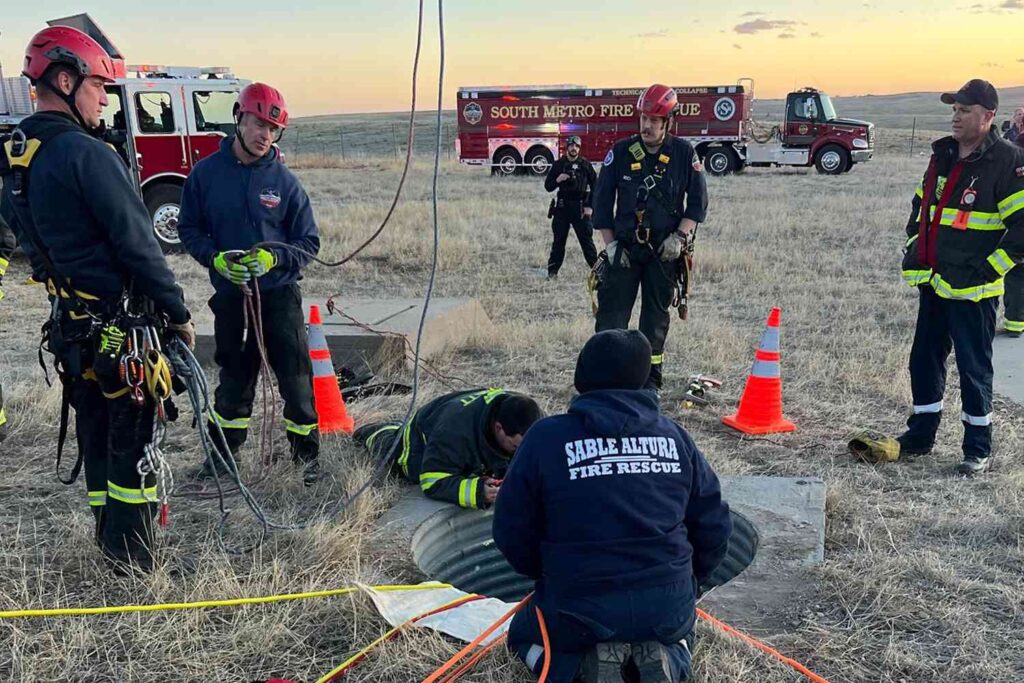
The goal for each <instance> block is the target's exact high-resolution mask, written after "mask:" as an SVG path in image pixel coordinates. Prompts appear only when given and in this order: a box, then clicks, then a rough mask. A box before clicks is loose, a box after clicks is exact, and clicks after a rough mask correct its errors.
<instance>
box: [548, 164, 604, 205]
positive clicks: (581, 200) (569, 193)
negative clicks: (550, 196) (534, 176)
mask: <svg viewBox="0 0 1024 683" xmlns="http://www.w3.org/2000/svg"><path fill="white" fill-rule="evenodd" d="M563 173H565V174H567V175H569V176H570V177H569V179H568V180H563V181H562V182H560V183H559V182H557V181H556V180H555V179H556V178H558V176H560V175H562V174H563ZM596 182H597V172H596V171H594V166H593V165H592V164H591V163H590V162H589V161H587V160H586V159H584V158H583V157H582V156H578V157H576V158H575V159H572V160H570V159H569V157H562V158H561V159H559V160H558V161H556V162H555V163H554V164H552V165H551V170H549V171H548V176H547V178H545V179H544V189H545V190H547V191H548V192H554V191H555V190H558V199H560V200H561V201H562V205H563V206H564V205H565V204H580V205H582V206H583V207H584V208H590V207H591V206H592V205H593V196H592V195H593V189H594V183H596Z"/></svg>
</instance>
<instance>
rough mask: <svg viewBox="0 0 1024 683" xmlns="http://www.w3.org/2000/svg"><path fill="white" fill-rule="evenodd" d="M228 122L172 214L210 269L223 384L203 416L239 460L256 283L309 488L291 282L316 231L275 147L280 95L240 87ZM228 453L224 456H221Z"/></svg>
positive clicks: (255, 369)
mask: <svg viewBox="0 0 1024 683" xmlns="http://www.w3.org/2000/svg"><path fill="white" fill-rule="evenodd" d="M235 122H236V131H235V135H231V136H229V137H227V138H225V139H224V140H223V141H222V142H221V145H220V149H219V150H218V151H217V152H215V153H214V154H212V155H210V156H209V157H207V158H205V159H203V160H202V161H200V162H199V163H198V164H196V167H195V168H194V169H193V170H192V173H191V174H189V177H188V180H186V181H185V189H184V191H183V193H182V198H181V216H180V218H179V221H178V234H179V235H180V236H181V241H182V243H183V244H184V245H185V248H186V249H188V252H189V253H190V254H191V255H192V257H193V258H195V260H197V261H199V263H200V264H202V265H203V266H205V267H206V268H208V269H209V271H210V281H211V282H212V283H213V287H214V290H215V291H214V294H213V297H212V298H211V299H210V310H212V311H213V315H214V324H213V329H214V342H215V344H216V351H215V355H214V360H216V362H217V365H218V366H220V384H219V385H218V386H217V391H216V396H215V400H214V410H213V412H212V413H211V416H210V419H211V420H213V421H216V422H217V423H219V425H220V427H221V428H222V430H223V432H224V436H225V439H226V440H227V445H228V448H229V450H230V451H231V453H230V455H231V456H233V457H234V459H235V460H237V459H238V454H239V451H240V449H241V447H242V444H244V443H245V440H246V436H247V435H248V429H249V422H250V419H251V417H252V404H253V399H254V398H255V389H256V378H257V375H258V373H259V366H260V357H259V349H258V345H257V342H258V340H257V339H256V335H255V334H253V332H252V330H250V331H249V333H248V337H247V338H246V337H245V318H244V315H245V314H244V311H245V304H244V301H243V293H242V289H241V287H242V286H243V285H244V286H248V287H252V288H258V289H259V296H260V300H261V307H262V313H263V315H262V318H263V334H264V340H263V341H264V343H265V345H266V350H267V357H268V360H269V362H270V367H271V368H272V369H273V371H274V375H275V376H276V377H277V385H278V388H279V389H280V392H281V397H282V398H283V399H284V423H285V431H286V433H287V435H288V442H289V444H290V446H291V454H292V460H293V461H294V462H295V463H296V464H297V465H299V466H300V467H301V468H302V478H303V482H304V483H305V484H306V485H311V484H313V483H315V482H316V481H317V479H318V477H319V472H320V463H319V454H320V432H319V431H318V429H317V422H318V420H317V413H316V407H315V405H314V403H313V366H312V363H311V361H310V358H309V346H308V340H307V338H306V327H305V319H304V316H303V310H302V291H301V290H300V289H299V284H298V281H299V280H300V279H301V278H302V269H303V268H304V267H305V266H306V265H308V264H309V262H310V257H309V256H308V255H307V254H313V255H315V254H316V253H317V252H318V251H319V250H320V234H319V232H318V231H317V226H316V222H315V220H314V218H313V209H312V207H311V206H310V202H309V197H308V196H307V194H306V191H305V190H304V189H303V188H302V184H301V183H300V182H299V180H298V178H296V177H295V175H294V174H292V172H291V171H289V170H288V168H287V167H286V166H285V165H284V164H282V163H281V161H280V158H279V155H278V151H277V148H276V147H274V143H275V142H276V141H277V140H278V139H279V138H280V136H281V133H282V132H283V131H284V129H285V128H286V127H287V125H288V110H287V108H286V105H285V101H284V98H283V97H282V96H281V93H279V92H278V91H277V90H275V89H274V88H271V87H270V86H268V85H264V84H263V83H252V84H250V85H247V86H246V87H245V88H244V89H243V90H242V92H241V93H239V95H238V102H237V103H236V104H235ZM262 241H273V242H281V243H287V244H289V245H291V246H293V247H296V248H298V249H301V250H302V251H304V252H306V253H305V254H303V253H299V252H297V251H293V250H291V249H283V248H274V249H264V248H256V249H255V250H253V247H254V246H255V245H256V244H257V243H259V242H262ZM242 252H244V254H243V253H242ZM243 339H244V341H243ZM215 432H216V429H215V427H214V426H213V425H212V424H211V425H210V433H211V435H214V443H215V444H218V447H222V446H220V439H219V438H218V437H217V436H216V435H215ZM228 455H229V454H227V453H222V454H221V456H222V457H223V458H224V460H225V462H227V461H228ZM216 467H217V468H218V471H217V474H218V475H221V474H225V473H224V472H221V471H219V469H220V468H221V467H222V466H221V465H220V464H219V463H218V464H217V465H216ZM214 468H215V465H214V463H211V462H209V461H207V462H206V463H204V464H203V467H202V468H201V469H200V471H199V473H198V476H199V477H200V478H209V477H212V476H213V475H214Z"/></svg>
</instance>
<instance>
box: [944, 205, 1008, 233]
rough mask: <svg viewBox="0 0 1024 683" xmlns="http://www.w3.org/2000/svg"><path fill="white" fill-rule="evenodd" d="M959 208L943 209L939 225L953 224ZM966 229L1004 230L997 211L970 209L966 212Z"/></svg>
mask: <svg viewBox="0 0 1024 683" xmlns="http://www.w3.org/2000/svg"><path fill="white" fill-rule="evenodd" d="M958 213H959V209H943V210H942V218H941V219H940V220H939V225H953V222H954V221H955V220H956V215H957V214H958ZM966 227H967V229H968V230H1006V226H1005V225H1003V221H1002V219H1001V218H1000V217H999V214H997V213H986V212H984V211H971V212H969V213H968V214H967V226H966Z"/></svg>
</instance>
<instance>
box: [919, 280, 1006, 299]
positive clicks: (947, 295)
mask: <svg viewBox="0 0 1024 683" xmlns="http://www.w3.org/2000/svg"><path fill="white" fill-rule="evenodd" d="M932 289H934V290H935V293H936V294H938V295H939V296H941V297H942V298H943V299H958V300H962V301H981V300H982V299H988V298H990V297H993V296H1002V295H1003V278H999V279H998V280H996V281H995V282H988V283H985V284H983V285H977V286H974V287H963V288H962V289H956V288H954V287H951V286H950V284H949V283H948V282H946V281H945V280H943V279H942V276H941V275H939V274H938V273H935V275H933V276H932Z"/></svg>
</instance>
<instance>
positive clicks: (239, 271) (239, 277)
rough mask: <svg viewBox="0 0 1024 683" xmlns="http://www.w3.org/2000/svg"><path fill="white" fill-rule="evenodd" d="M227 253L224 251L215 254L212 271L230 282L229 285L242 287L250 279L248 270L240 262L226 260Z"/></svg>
mask: <svg viewBox="0 0 1024 683" xmlns="http://www.w3.org/2000/svg"><path fill="white" fill-rule="evenodd" d="M227 253H228V252H225V251H220V252H217V254H216V256H214V257H213V267H214V269H216V271H217V272H218V273H220V275H221V277H224V278H227V279H228V280H230V281H231V284H233V285H244V284H245V283H246V282H248V281H249V280H250V279H251V278H252V276H251V275H250V274H249V269H248V268H246V267H245V266H244V265H243V264H242V263H241V262H240V261H234V260H232V259H230V258H228V256H227Z"/></svg>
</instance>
